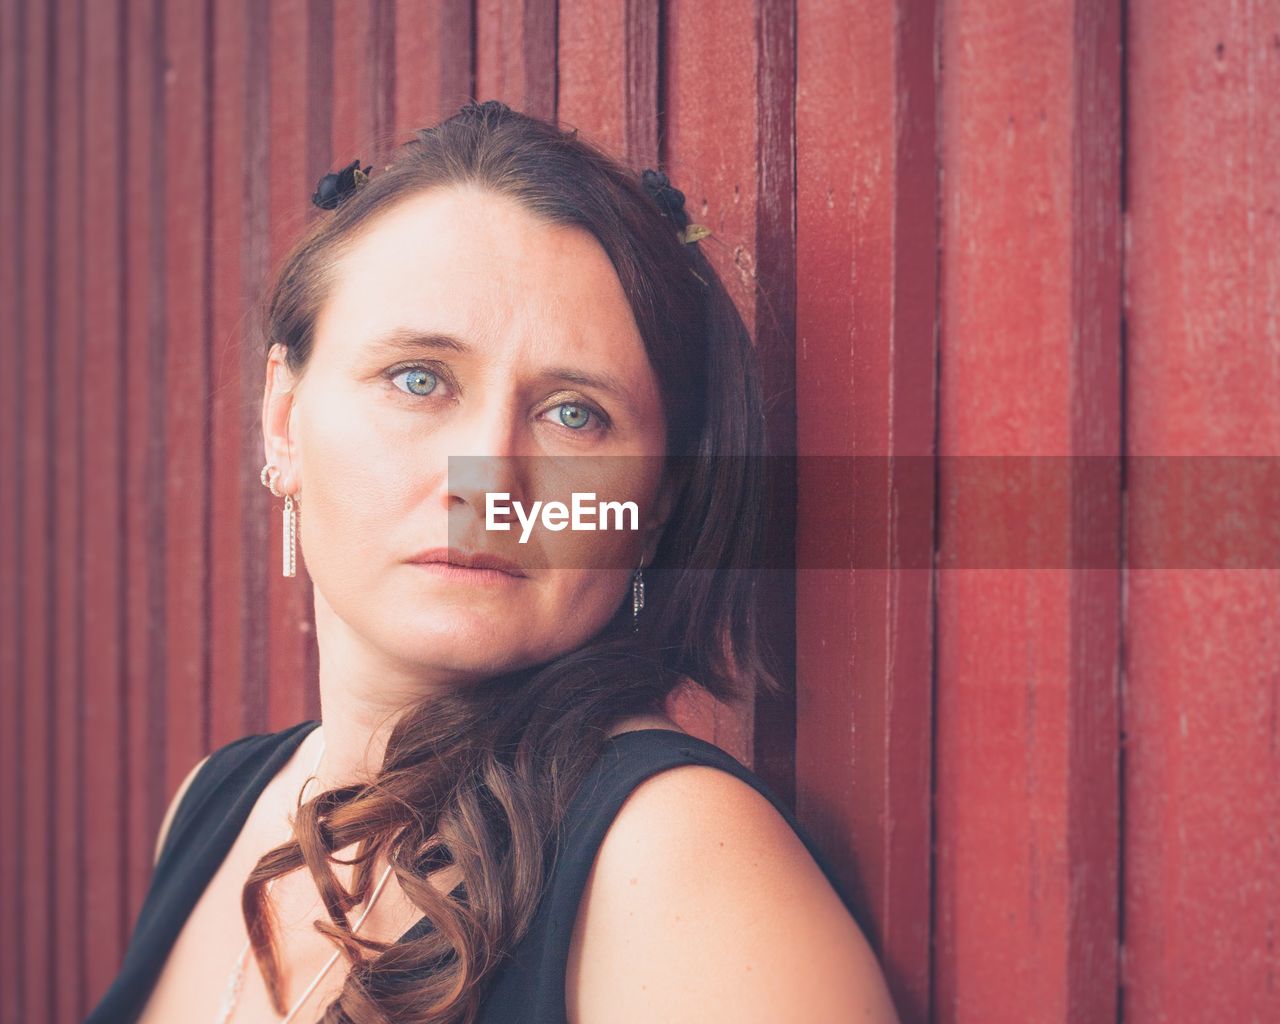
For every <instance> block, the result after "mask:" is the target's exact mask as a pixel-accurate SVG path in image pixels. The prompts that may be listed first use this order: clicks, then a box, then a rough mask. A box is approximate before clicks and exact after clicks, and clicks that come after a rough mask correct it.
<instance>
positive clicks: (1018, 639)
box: [933, 2, 1122, 1021]
mask: <svg viewBox="0 0 1280 1024" xmlns="http://www.w3.org/2000/svg"><path fill="white" fill-rule="evenodd" d="M1119 30H1120V26H1119V17H1118V12H1117V10H1116V9H1115V8H1114V5H1110V4H1104V3H1091V2H1085V3H1059V4H1039V5H1035V6H1034V7H1027V6H1025V5H1019V4H1008V3H1003V2H992V3H979V4H969V5H965V6H964V7H959V8H958V7H944V8H943V11H942V21H941V31H942V52H941V63H942V92H941V104H942V106H941V118H940V124H941V126H942V127H941V131H942V140H941V142H942V145H941V155H942V161H941V162H942V167H943V169H944V176H943V184H942V192H941V200H942V202H941V211H942V224H941V229H942V246H941V251H942V267H941V274H942V282H941V307H940V316H941V322H940V324H939V329H940V338H941V342H940V346H941V350H940V391H939V407H938V410H939V441H938V446H939V453H940V455H941V456H942V461H941V465H940V476H939V483H938V486H939V501H938V509H939V552H938V559H939V562H938V564H939V566H940V571H939V573H938V579H937V590H938V593H937V616H938V622H937V637H938V639H937V644H938V649H937V670H936V671H937V689H936V719H935V721H936V726H935V752H934V764H935V773H936V777H935V786H936V797H935V808H936V818H935V821H934V830H935V835H936V843H937V850H936V858H937V859H936V864H935V920H934V929H933V931H934V950H935V952H934V956H935V963H934V993H933V1003H934V1011H933V1015H934V1019H936V1020H939V1021H979V1020H982V1021H986V1020H993V1019H1000V1020H1025V1019H1036V1020H1046V1021H1048V1020H1054V1021H1059V1020H1060V1021H1095V1020H1104V1019H1113V1018H1114V1017H1115V1015H1116V1012H1117V1010H1116V1000H1117V980H1118V973H1117V970H1118V946H1117V942H1116V939H1117V929H1118V908H1117V905H1116V899H1117V896H1116V894H1117V873H1118V855H1119V842H1120V822H1119V806H1118V792H1119V763H1118V753H1119V751H1118V720H1119V719H1118V714H1119V707H1118V701H1119V693H1118V687H1117V677H1118V672H1117V668H1118V656H1119V634H1118V627H1119V608H1120V605H1119V599H1120V594H1119V577H1118V574H1117V573H1116V572H1114V571H1111V570H1108V569H1104V570H1102V571H1098V572H1090V571H1084V570H1081V569H1076V568H1073V567H1072V564H1071V563H1069V562H1068V563H1066V564H1062V563H1055V565H1054V566H1052V567H1050V568H1033V567H1032V566H1031V565H1030V564H1028V563H1027V562H1026V561H1025V560H1024V561H1017V560H1014V561H1012V562H1011V563H1009V564H1006V563H1004V562H1000V563H997V564H992V563H991V562H988V561H986V560H985V552H987V551H989V550H990V544H991V540H992V537H993V535H995V534H997V533H998V532H999V530H1000V529H1001V528H1002V526H1003V525H1004V524H1005V523H1014V524H1017V525H1018V526H1019V528H1020V529H1021V530H1022V531H1023V532H1022V533H1021V534H1020V536H1023V537H1025V538H1027V543H1028V545H1029V546H1028V548H1027V549H1026V550H1027V551H1031V552H1034V551H1037V550H1040V547H1041V546H1042V545H1048V544H1050V543H1056V542H1058V540H1059V539H1060V534H1061V535H1064V536H1065V537H1067V538H1068V540H1067V543H1068V544H1074V543H1076V542H1077V539H1078V538H1083V539H1085V540H1089V539H1094V540H1096V537H1095V536H1092V535H1100V536H1101V538H1102V541H1103V543H1105V542H1106V539H1107V538H1110V539H1111V541H1110V543H1111V545H1112V550H1113V552H1115V554H1116V557H1115V558H1113V559H1112V560H1111V564H1112V565H1116V564H1118V561H1117V559H1118V550H1117V549H1116V544H1117V543H1118V538H1119V528H1118V527H1119V520H1118V509H1119V505H1120V495H1119V485H1120V481H1119V474H1118V471H1116V472H1113V473H1112V474H1111V476H1110V478H1109V479H1107V480H1104V486H1103V487H1101V488H1098V489H1095V490H1093V491H1089V492H1086V493H1079V492H1077V491H1075V490H1068V489H1067V486H1068V485H1070V484H1072V483H1073V482H1074V481H1073V479H1072V477H1071V475H1070V474H1069V473H1059V475H1058V477H1056V478H1055V479H1054V484H1055V486H1057V487H1058V488H1059V490H1057V491H1052V490H1049V489H1045V490H1039V491H1035V492H1028V491H1023V490H1017V489H1015V486H1014V483H1013V482H1010V481H1007V480H1005V479H1004V477H1002V475H1001V474H1002V473H1003V472H1004V471H1005V470H1004V466H1003V465H1002V464H1001V463H999V462H998V461H993V460H985V459H983V458H980V457H981V456H988V455H1025V456H1033V457H1041V461H1040V462H1039V463H1037V464H1035V468H1036V469H1037V470H1038V471H1040V472H1041V473H1042V474H1044V475H1049V474H1050V473H1051V472H1053V471H1055V470H1056V468H1057V467H1059V466H1061V465H1067V466H1069V467H1071V468H1072V469H1074V467H1075V465H1076V463H1074V462H1070V463H1068V462H1063V461H1062V460H1063V459H1072V460H1078V459H1079V458H1080V457H1082V456H1105V455H1116V454H1118V453H1119V452H1120V450H1121V443H1122V442H1121V435H1120V428H1121V404H1120V388H1119V375H1120V366H1121V348H1120V309H1119V287H1118V284H1119V279H1120V277H1119V275H1120V247H1119V238H1120V232H1119V220H1120V188H1119V161H1120V150H1121V146H1120V123H1121V122H1120V113H1121V110H1120V78H1119V74H1120V42H1119ZM1046 457H1048V458H1046ZM1054 459H1056V460H1058V461H1056V462H1055V461H1053V460H1054ZM1115 469H1116V470H1118V466H1116V467H1115ZM1001 488H1006V489H1007V490H1006V492H1005V493H1004V496H1003V500H1002V504H1001V511H1000V516H998V517H995V518H993V517H989V516H987V515H985V514H984V511H983V507H982V506H981V504H980V503H979V498H978V497H976V496H975V495H980V494H982V493H983V492H984V491H986V490H988V489H990V490H993V491H995V492H996V493H1001V490H1000V489H1001ZM1051 498H1058V499H1060V502H1059V503H1058V504H1054V503H1053V501H1052V500H1051ZM1071 553H1072V549H1068V550H1067V554H1068V555H1070V554H1071Z"/></svg>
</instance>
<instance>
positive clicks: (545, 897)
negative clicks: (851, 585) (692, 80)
mask: <svg viewBox="0 0 1280 1024" xmlns="http://www.w3.org/2000/svg"><path fill="white" fill-rule="evenodd" d="M313 198H314V199H315V201H316V202H317V204H318V205H321V206H324V207H326V208H331V209H333V211H334V212H333V213H332V214H331V215H328V216H326V217H325V218H323V219H321V220H320V221H318V222H317V223H316V224H315V225H314V227H313V228H312V230H311V231H310V232H309V234H308V235H307V237H305V238H304V239H303V240H302V241H301V242H300V243H299V244H298V245H297V247H296V248H295V249H294V251H293V252H292V253H291V254H290V256H289V258H288V259H287V260H286V261H285V264H284V266H283V267H282V268H281V271H280V273H279V276H278V278H277V280H276V282H275V286H274V288H273V290H272V292H271V294H270V296H269V302H268V306H267V322H266V337H267V338H268V340H269V343H270V351H269V353H268V364H267V380H266V386H265V390H264V397H263V418H262V425H263V434H264V450H265V454H266V461H267V465H266V466H265V467H264V469H263V482H264V483H265V484H267V485H268V486H270V488H271V490H272V492H273V493H274V494H277V495H281V496H284V498H285V504H286V513H285V514H286V517H289V516H291V515H292V516H295V517H297V518H295V519H293V520H291V521H289V522H290V525H286V551H285V557H286V570H285V571H286V575H289V574H290V569H291V566H290V559H291V554H292V551H293V544H294V543H299V544H300V546H301V547H302V548H303V549H304V551H305V554H306V565H307V570H308V572H309V573H310V575H311V577H312V580H313V583H314V590H315V618H316V630H317V641H318V646H319V652H320V697H321V709H322V717H321V720H320V722H303V723H300V724H299V725H297V726H294V727H292V728H289V729H285V730H282V731H281V732H278V733H272V734H268V735H264V736H250V737H245V738H244V739H241V740H238V741H236V742H235V743H231V744H228V745H227V746H225V747H222V748H220V749H219V750H216V751H214V753H213V754H211V755H210V756H209V757H208V758H207V759H206V760H205V761H202V762H201V763H200V764H199V765H197V766H196V767H195V769H193V770H192V773H191V774H190V775H189V776H188V777H187V779H186V781H185V782H184V783H183V786H182V787H181V789H180V790H179V793H178V794H177V795H176V796H175V798H174V801H173V804H172V805H171V807H170V809H169V813H168V815H167V816H166V820H165V823H164V825H163V826H162V828H161V834H160V838H159V841H158V844H157V863H156V868H155V873H154V876H153V880H152V885H151V889H150V890H149V892H148V894H147V899H146V903H145V904H144V907H143V909H142V912H141V914H140V916H139V920H138V922H137V924H136V926H135V930H134V935H133V938H132V940H131V943H130V947H129V950H128V951H127V954H126V960H125V965H124V968H123V970H122V972H121V974H120V976H119V977H118V978H117V979H116V982H115V984H114V985H113V987H112V989H111V990H110V991H109V992H108V993H107V995H106V996H105V997H104V999H103V1001H102V1003H101V1004H100V1005H99V1006H98V1008H97V1009H96V1010H95V1012H94V1015H93V1016H92V1017H91V1018H90V1020H91V1021H94V1022H95V1024H96V1022H98V1021H108V1020H110V1021H113V1022H114V1021H122V1020H133V1019H139V1020H142V1021H145V1022H147V1024H153V1022H161V1021H184V1022H185V1021H189V1020H210V1021H230V1020H241V1021H262V1020H278V1019H280V1018H281V1017H284V1018H285V1019H286V1020H299V1021H302V1020H306V1021H315V1020H324V1021H359V1022H374V1021H395V1022H403V1024H409V1022H414V1024H416V1022H428V1021H432V1022H434V1021H484V1022H490V1024H492V1022H504V1024H508V1022H517V1021H529V1022H535V1021H536V1022H542V1021H572V1022H574V1024H598V1022H611V1024H612V1022H628V1021H659V1020H660V1021H698V1022H702V1024H707V1022H716V1021H726V1022H727V1021H733V1022H735V1024H741V1022H745V1021H761V1022H764V1021H768V1022H771V1024H773V1022H778V1021H832V1022H836V1021H852V1020H859V1021H863V1020H865V1021H893V1020H895V1019H896V1018H895V1017H894V1013H893V1009H892V1006H891V1003H890V999H889V996H888V994H887V991H886V987H885V984H884V979H883V977H882V975H881V973H880V970H879V967H878V965H877V963H876V961H875V958H874V956H873V955H872V953H871V951H870V949H869V947H868V946H867V943H866V941H865V939H864V938H863V934H862V931H861V930H860V928H859V926H858V923H857V922H856V921H855V919H854V917H853V916H852V914H851V913H850V910H849V908H848V906H847V904H846V902H845V901H844V900H843V899H842V897H841V896H840V895H839V893H838V892H837V890H836V889H835V888H834V887H833V884H832V880H831V877H830V875H829V869H828V867H827V866H826V865H825V864H823V863H822V861H821V854H820V852H819V851H817V850H816V848H814V847H813V845H812V842H811V840H810V839H809V838H808V837H807V836H806V835H804V833H803V830H802V829H801V828H800V827H799V824H798V822H796V821H795V819H794V818H793V817H792V816H791V815H790V812H789V811H787V809H786V808H785V807H784V806H783V805H782V804H781V803H780V802H779V801H778V800H777V799H776V798H775V797H774V796H773V795H772V794H771V793H769V791H768V790H767V788H766V787H765V786H764V784H763V783H762V782H760V780H759V779H758V778H757V777H756V776H755V775H754V774H753V773H751V772H749V771H747V770H746V769H745V768H743V767H742V766H741V765H740V764H738V762H737V761H736V760H734V759H733V758H731V757H730V756H729V755H727V754H726V753H724V752H723V751H721V750H720V749H719V748H717V747H714V746H712V745H711V744H709V743H705V742H703V741H702V740H699V739H697V738H695V737H692V736H689V735H688V734H686V733H684V732H683V731H682V730H681V729H680V727H679V726H678V725H677V724H676V723H675V722H674V721H672V720H671V719H670V718H668V717H667V716H666V714H664V712H663V707H664V701H665V699H666V697H667V696H668V695H669V694H670V693H671V691H672V690H673V688H674V687H675V686H676V685H677V684H679V683H680V682H681V681H682V679H684V678H686V677H687V678H689V679H691V680H694V681H695V682H696V683H698V684H700V685H701V686H703V687H704V688H706V689H707V690H708V691H709V692H710V693H712V694H713V695H715V696H716V697H719V698H721V699H724V700H731V699H735V698H740V697H742V696H743V695H744V694H745V693H749V692H750V690H751V688H752V687H754V686H763V687H766V688H773V687H776V683H775V681H774V680H773V678H772V676H771V675H770V674H769V673H768V672H767V670H766V669H765V667H764V666H763V664H762V661H761V657H760V653H759V651H758V650H757V646H756V638H755V632H754V629H753V615H752V590H751V580H752V572H751V570H752V568H753V564H754V562H753V560H754V559H756V558H757V557H758V556H759V543H760V540H759V538H760V532H761V524H760V512H761V509H762V501H763V498H762V493H763V492H762V486H763V484H762V479H761V467H760V460H759V459H757V458H742V457H741V456H758V455H760V454H761V453H762V452H763V451H764V440H763V437H762V430H763V413H762V408H761V406H762V402H761V395H760V387H759V383H758V378H757V369H756V366H755V362H754V353H753V349H752V345H751V341H750V338H749V336H748V334H747V331H746V329H745V327H744V325H743V323H742V320H741V318H740V317H739V316H738V314H737V312H736V310H735V308H734V306H733V303H732V301H731V300H730V298H729V297H728V295H727V293H726V292H725V290H724V288H723V286H722V284H721V282H720V281H719V280H718V278H717V277H716V275H715V273H714V271H713V270H712V268H711V266H710V264H709V263H708V262H707V260H706V259H705V257H704V256H703V254H702V253H701V252H700V251H699V248H698V241H697V239H698V238H699V237H702V236H703V235H704V232H702V231H700V230H697V226H696V225H689V223H688V217H687V214H686V213H685V211H684V208H683V196H682V195H681V194H680V193H679V192H678V191H676V190H675V189H674V188H672V187H671V185H670V184H669V183H668V182H667V181H666V179H665V177H664V176H662V175H660V174H656V173H655V172H651V171H646V172H645V174H644V175H643V177H642V178H641V179H640V180H637V177H636V176H635V175H634V174H632V173H630V172H628V171H627V170H625V169H624V168H622V167H620V166H618V165H617V164H616V163H615V162H613V161H612V160H611V159H609V158H608V157H607V156H605V155H604V154H602V153H601V152H599V151H598V150H596V149H594V148H593V147H591V146H590V145H588V144H587V143H586V142H584V141H583V140H581V139H579V138H578V137H577V136H576V133H565V132H561V131H560V130H559V129H558V128H556V127H555V126H553V125H549V124H547V123H545V122H542V121H539V120H537V119H533V118H530V117H526V116H524V115H522V114H519V113H517V112H515V111H512V110H510V109H509V108H508V107H506V106H504V105H503V104H500V103H496V102H488V103H483V104H475V103H470V104H468V105H467V106H466V107H464V108H463V109H462V110H461V111H460V112H459V113H458V114H456V115H455V116H454V117H452V118H450V119H448V120H447V121H444V122H442V123H441V124H439V125H437V126H435V127H434V128H431V129H427V130H424V131H421V132H419V133H417V135H416V137H415V138H414V139H412V140H410V141H409V142H408V143H406V144H405V146H404V147H403V148H402V149H401V151H400V152H399V153H398V154H397V156H396V157H395V160H394V162H393V163H392V164H391V165H390V166H388V167H387V168H385V169H384V170H382V171H380V172H377V173H372V174H370V173H368V172H366V171H365V170H362V169H361V168H360V166H359V162H358V161H357V162H356V163H355V164H353V165H352V166H351V167H348V168H347V169H346V170H345V171H343V172H342V173H341V174H339V175H328V176H326V178H325V179H322V182H321V187H320V188H319V189H318V190H317V193H316V195H315V196H314V197H313ZM451 457H452V458H451ZM566 489H568V490H573V491H576V492H578V493H592V494H597V493H598V494H599V495H601V496H605V495H607V496H609V497H610V498H613V499H617V500H619V501H620V502H628V501H629V502H632V503H633V504H634V506H635V509H636V511H637V512H638V513H639V515H638V517H637V519H636V521H635V523H634V526H635V528H634V529H609V530H606V529H603V528H599V529H596V530H587V529H556V528H554V527H552V526H549V525H548V520H547V519H546V518H543V519H542V520H541V521H540V524H533V526H534V528H533V529H532V531H531V533H530V531H521V530H520V529H518V528H517V529H514V530H502V529H501V528H500V527H499V526H498V525H497V520H496V519H493V518H490V511H491V510H490V504H491V502H492V501H493V500H494V499H493V496H496V495H504V496H506V499H505V500H507V501H508V502H510V503H515V502H517V501H520V502H523V503H524V505H525V506H526V507H528V508H532V507H534V506H533V502H535V501H538V500H543V499H548V500H549V498H550V497H551V496H555V497H563V496H564V494H565V493H566V492H567V491H566ZM512 522H513V521H512V520H510V519H508V520H507V524H508V525H509V526H510V525H512ZM294 526H296V531H297V532H296V533H292V532H291V529H292V528H293V527H294ZM524 534H529V535H527V536H526V535H524ZM486 558H487V559H488V561H487V562H486V563H485V565H486V566H489V567H485V566H480V567H476V562H478V561H484V560H485V559H486ZM493 566H497V568H494V567H493ZM709 567H713V568H714V570H715V571H709ZM299 867H305V868H306V870H304V871H298V870H295V869H297V868H299ZM246 922H247V923H246ZM237 951H240V956H239V958H238V959H237V955H236V954H237ZM219 1008H220V1009H219Z"/></svg>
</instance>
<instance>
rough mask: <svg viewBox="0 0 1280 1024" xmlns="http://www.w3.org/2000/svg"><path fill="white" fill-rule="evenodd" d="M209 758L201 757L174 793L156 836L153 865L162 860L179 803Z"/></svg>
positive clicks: (206, 756)
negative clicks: (165, 840)
mask: <svg viewBox="0 0 1280 1024" xmlns="http://www.w3.org/2000/svg"><path fill="white" fill-rule="evenodd" d="M207 760H209V756H208V755H207V754H206V755H205V756H204V757H202V758H201V759H200V761H199V763H197V764H196V766H195V767H194V768H192V769H191V771H189V772H187V777H186V778H185V779H183V780H182V782H181V783H180V784H179V786H178V791H177V792H176V793H175V794H174V795H173V799H172V800H171V801H170V802H169V809H168V810H167V811H165V812H164V820H163V821H162V822H160V833H159V835H157V836H156V853H155V859H154V861H153V862H152V863H153V866H154V864H156V863H158V862H159V860H160V851H161V850H162V849H164V837H165V836H166V835H168V834H169V826H170V825H172V824H173V815H174V812H175V811H177V809H178V804H180V803H182V797H183V794H185V793H186V791H187V789H188V788H190V786H191V780H192V779H194V778H195V777H196V774H197V773H198V772H199V771H200V769H201V768H203V767H204V763H205V761H207Z"/></svg>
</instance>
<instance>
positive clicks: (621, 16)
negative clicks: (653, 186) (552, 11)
mask: <svg viewBox="0 0 1280 1024" xmlns="http://www.w3.org/2000/svg"><path fill="white" fill-rule="evenodd" d="M660 27H661V26H660V24H659V5H658V0H612V2H611V3H599V2H595V3H593V2H591V0H562V2H561V3H560V5H559V10H558V17H557V34H558V52H557V63H556V66H557V84H558V87H559V98H558V100H557V112H558V116H559V118H560V121H561V123H562V124H564V125H565V126H566V127H576V128H580V129H581V130H582V132H583V134H584V135H587V136H589V137H591V138H592V139H593V140H594V141H596V142H597V143H599V144H601V145H603V146H604V147H606V148H607V149H608V150H609V151H610V152H612V153H614V154H616V155H617V156H618V157H619V158H620V159H623V160H625V161H627V162H628V163H630V164H631V165H632V166H634V167H635V168H636V169H637V170H639V169H641V168H644V167H652V166H654V165H655V164H656V163H657V160H658V37H659V34H660Z"/></svg>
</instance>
